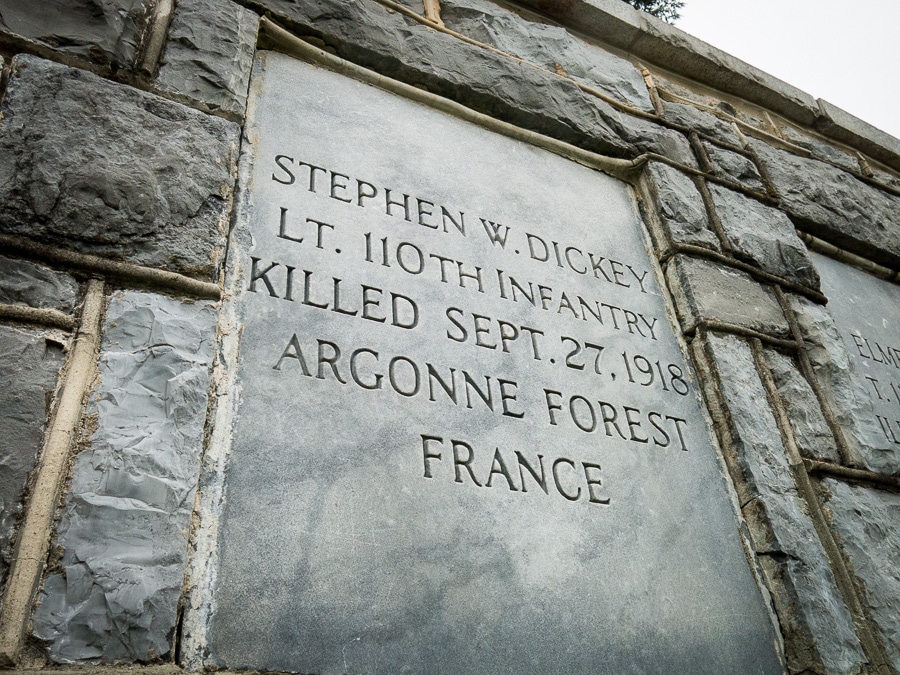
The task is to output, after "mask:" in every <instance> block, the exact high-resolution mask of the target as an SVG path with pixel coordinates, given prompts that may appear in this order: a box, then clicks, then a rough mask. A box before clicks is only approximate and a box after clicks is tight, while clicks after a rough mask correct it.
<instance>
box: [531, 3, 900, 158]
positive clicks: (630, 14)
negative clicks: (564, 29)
mask: <svg viewBox="0 0 900 675" xmlns="http://www.w3.org/2000/svg"><path fill="white" fill-rule="evenodd" d="M516 1H517V2H518V4H521V5H523V6H526V7H529V8H531V9H534V10H537V11H538V12H540V13H542V14H545V15H547V16H549V17H551V18H553V19H555V20H557V21H559V22H560V23H561V24H563V25H565V26H568V27H570V28H574V29H576V30H579V31H581V32H583V33H586V34H587V35H589V36H590V37H593V38H596V39H597V40H599V41H601V42H605V43H607V44H609V45H611V46H613V47H617V48H619V49H622V50H624V51H626V52H628V53H629V54H632V55H633V56H635V57H637V58H640V59H646V60H647V61H649V62H650V63H653V64H658V65H661V66H664V67H665V68H666V69H667V70H669V71H671V72H673V73H675V74H677V75H683V76H685V77H688V78H691V79H693V80H697V81H698V82H702V83H704V84H706V85H709V86H712V87H715V88H717V89H719V90H720V91H722V92H725V93H727V94H732V95H735V96H740V97H741V98H744V99H746V100H747V101H749V102H751V103H755V104H757V105H760V106H763V107H764V108H768V109H769V110H771V111H773V112H776V113H779V114H780V115H783V116H784V117H786V118H787V119H789V120H791V121H792V122H798V123H800V124H803V125H805V126H807V127H813V128H815V129H816V130H818V131H819V132H821V133H822V134H824V135H825V136H828V137H830V138H833V139H835V140H837V141H841V142H843V143H847V144H850V145H852V146H854V147H856V148H858V149H859V150H861V151H863V152H865V153H866V154H868V155H869V156H871V157H872V158H874V159H877V160H879V161H881V162H884V163H885V164H887V165H888V166H890V167H892V168H894V169H898V170H900V140H898V139H897V138H894V137H893V136H891V135H890V134H888V133H886V132H884V131H881V130H880V129H877V128H875V127H873V126H872V125H871V124H869V123H867V122H865V121H863V120H861V119H859V118H858V117H855V116H854V115H851V114H850V113H848V112H845V111H844V110H841V109H840V108H838V107H837V106H835V105H833V104H831V103H829V102H828V101H824V100H822V99H815V98H813V97H812V96H810V95H809V94H807V93H806V92H804V91H801V90H800V89H798V88H797V87H794V86H792V85H790V84H788V83H786V82H784V81H782V80H779V79H778V78H777V77H773V76H772V75H769V74H768V73H766V72H763V71H762V70H760V69H758V68H755V67H753V66H751V65H750V64H748V63H745V62H744V61H741V60H740V59H738V58H736V57H734V56H731V55H730V54H728V53H726V52H724V51H722V50H721V49H717V48H716V47H713V46H712V45H710V44H707V43H706V42H703V41H702V40H699V39H697V38H695V37H693V36H691V35H689V34H688V33H685V32H684V31H683V30H680V29H679V28H676V27H675V26H672V25H670V24H668V23H666V22H664V21H661V20H659V19H657V18H655V17H653V16H650V15H648V14H646V13H645V12H640V11H638V10H636V9H634V8H632V7H631V6H630V5H628V4H627V3H623V2H621V0H516Z"/></svg>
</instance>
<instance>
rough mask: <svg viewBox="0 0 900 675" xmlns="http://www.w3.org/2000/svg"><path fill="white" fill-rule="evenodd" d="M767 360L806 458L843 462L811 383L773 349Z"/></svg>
mask: <svg viewBox="0 0 900 675" xmlns="http://www.w3.org/2000/svg"><path fill="white" fill-rule="evenodd" d="M766 361H767V362H768V364H769V369H770V370H771V371H772V376H773V379H774V380H775V386H776V387H777V388H778V395H779V396H780V397H781V399H782V402H783V403H784V406H785V410H786V412H787V416H788V419H789V420H790V422H791V428H792V429H793V431H794V439H795V440H796V441H797V446H798V447H799V448H800V452H801V453H803V456H804V457H810V458H812V459H820V460H826V461H829V462H835V463H838V464H839V463H840V461H841V460H840V455H839V454H838V451H837V446H836V444H835V441H834V436H833V435H832V434H831V429H829V428H828V423H827V422H826V421H825V416H824V415H823V414H822V408H821V406H820V405H819V401H818V399H817V398H816V394H815V392H813V390H812V387H810V385H809V382H807V381H806V379H805V378H804V377H803V375H802V374H801V372H800V371H799V369H798V368H797V366H796V365H795V364H794V361H793V360H792V359H791V358H790V357H789V356H786V355H785V354H782V353H781V352H777V351H775V350H774V349H767V350H766Z"/></svg>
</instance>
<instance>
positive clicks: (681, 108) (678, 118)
mask: <svg viewBox="0 0 900 675" xmlns="http://www.w3.org/2000/svg"><path fill="white" fill-rule="evenodd" d="M663 114H664V116H665V118H666V119H667V120H669V121H670V122H672V123H674V124H681V125H683V126H685V127H687V128H688V129H693V130H694V131H696V132H697V133H699V134H703V135H706V136H708V137H710V138H714V139H716V140H718V141H721V142H723V143H730V144H732V145H737V143H738V137H737V135H736V134H735V133H734V129H733V128H732V126H731V125H730V124H729V123H728V122H726V121H725V120H722V119H720V118H718V117H716V116H715V115H713V114H711V113H708V112H706V111H705V110H700V109H699V108H695V107H694V106H692V105H688V104H687V103H675V102H672V101H664V102H663Z"/></svg>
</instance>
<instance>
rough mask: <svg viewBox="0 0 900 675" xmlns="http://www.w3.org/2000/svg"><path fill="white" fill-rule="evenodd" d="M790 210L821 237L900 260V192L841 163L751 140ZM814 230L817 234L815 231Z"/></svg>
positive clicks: (880, 259) (878, 257)
mask: <svg viewBox="0 0 900 675" xmlns="http://www.w3.org/2000/svg"><path fill="white" fill-rule="evenodd" d="M750 143H751V144H752V146H753V148H754V149H755V150H756V153H757V155H759V157H760V160H761V161H762V162H763V163H764V164H765V165H766V168H767V169H768V172H769V175H770V176H771V178H772V182H773V183H774V184H775V189H776V190H777V191H778V194H779V196H780V197H781V201H782V204H783V206H784V208H785V209H786V210H787V212H788V213H789V214H791V215H792V216H795V217H796V218H799V219H801V220H803V221H805V222H806V223H808V224H809V225H810V226H815V227H816V229H818V230H821V232H820V233H819V234H820V236H822V238H824V239H827V240H828V241H831V242H832V243H835V244H837V245H838V246H843V247H844V248H847V249H849V250H851V251H856V252H858V253H860V254H861V255H863V256H865V257H868V258H870V259H872V260H875V261H876V262H882V263H884V264H886V265H893V266H895V267H896V266H898V265H900V197H895V196H894V195H891V194H889V193H887V192H882V191H880V190H878V189H877V188H874V187H871V186H869V185H867V184H865V183H863V182H861V181H859V180H857V179H856V178H854V177H853V176H851V175H850V174H849V173H846V172H844V171H841V170H840V169H838V168H837V167H834V166H831V165H830V164H825V163H823V162H819V161H817V160H814V159H807V158H804V157H798V156H797V155H792V154H790V153H789V152H785V151H784V150H779V149H776V148H773V147H771V146H769V145H767V144H766V143H763V142H761V141H756V140H751V141H750ZM813 234H817V232H816V231H813Z"/></svg>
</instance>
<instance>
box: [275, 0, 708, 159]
mask: <svg viewBox="0 0 900 675" xmlns="http://www.w3.org/2000/svg"><path fill="white" fill-rule="evenodd" d="M260 6H262V7H265V8H266V9H268V10H270V11H271V12H272V13H273V14H275V15H276V16H278V17H279V18H281V19H282V20H284V21H285V22H287V23H290V24H293V25H294V26H295V27H296V28H297V29H298V30H300V31H301V32H303V33H308V34H312V35H314V36H318V37H320V38H322V39H324V40H325V42H326V43H328V44H329V45H331V46H333V47H334V48H335V50H336V51H337V54H338V55H339V56H341V57H343V58H346V59H348V60H350V61H353V62H355V63H359V64H361V65H363V66H366V67H368V68H371V69H373V70H376V71H378V72H380V73H384V74H386V75H389V76H391V77H394V78H396V79H399V80H402V81H404V82H407V83H409V84H412V85H416V86H420V87H423V88H425V89H427V90H428V91H432V92H434V93H437V94H440V95H441V96H445V97H446V98H449V99H452V100H454V101H457V102H459V103H462V104H463V105H466V106H468V107H470V108H472V109H474V110H477V111H479V112H482V113H485V114H488V115H491V116H493V117H496V118H498V119H501V120H504V121H506V122H510V123H512V124H516V125H518V126H521V127H523V128H525V129H530V130H533V131H537V132H540V133H543V134H546V135H548V136H552V137H554V138H558V139H559V140H562V141H565V142H567V143H572V144H573V145H578V146H580V147H582V148H585V149H587V150H591V151H594V152H599V153H603V154H607V155H612V156H616V157H623V156H629V157H631V156H635V155H637V154H640V153H642V152H655V153H659V154H661V155H665V156H666V157H669V158H671V159H673V160H675V161H678V162H680V163H683V164H687V165H690V166H695V165H696V160H695V159H694V155H693V152H692V151H691V147H690V144H689V143H688V141H687V139H686V138H685V137H684V136H682V135H681V134H680V133H678V132H676V131H673V130H671V129H667V128H665V127H661V126H659V125H658V124H654V123H653V122H650V121H648V120H644V119H640V118H637V117H631V116H629V115H625V114H623V113H620V112H618V111H616V110H614V109H613V108H612V107H611V106H609V105H608V104H606V103H604V102H603V101H601V100H600V99H598V98H597V97H595V96H591V95H590V94H586V93H584V92H582V91H581V90H580V89H579V88H578V87H577V86H576V85H575V83H574V82H572V81H571V80H568V79H567V78H563V77H559V76H557V75H555V74H553V73H548V72H546V71H543V70H540V69H537V68H535V67H534V66H531V65H528V64H526V63H522V62H521V61H518V60H516V59H513V58H509V57H504V56H501V55H498V54H496V53H493V52H490V51H488V50H486V49H482V48H480V47H476V46H474V45H470V44H468V43H466V42H463V41H462V40H459V39H458V38H454V37H452V36H450V35H446V34H444V33H440V32H437V31H434V30H432V29H431V28H428V27H427V26H424V25H422V24H420V23H418V22H416V21H414V20H413V19H410V18H409V17H405V16H403V15H401V14H399V13H397V12H390V11H388V10H387V9H386V8H385V7H384V6H382V5H379V4H377V3H374V2H371V1H370V0H318V1H317V2H315V3H300V4H297V3H294V2H292V1H291V0H261V2H260Z"/></svg>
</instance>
